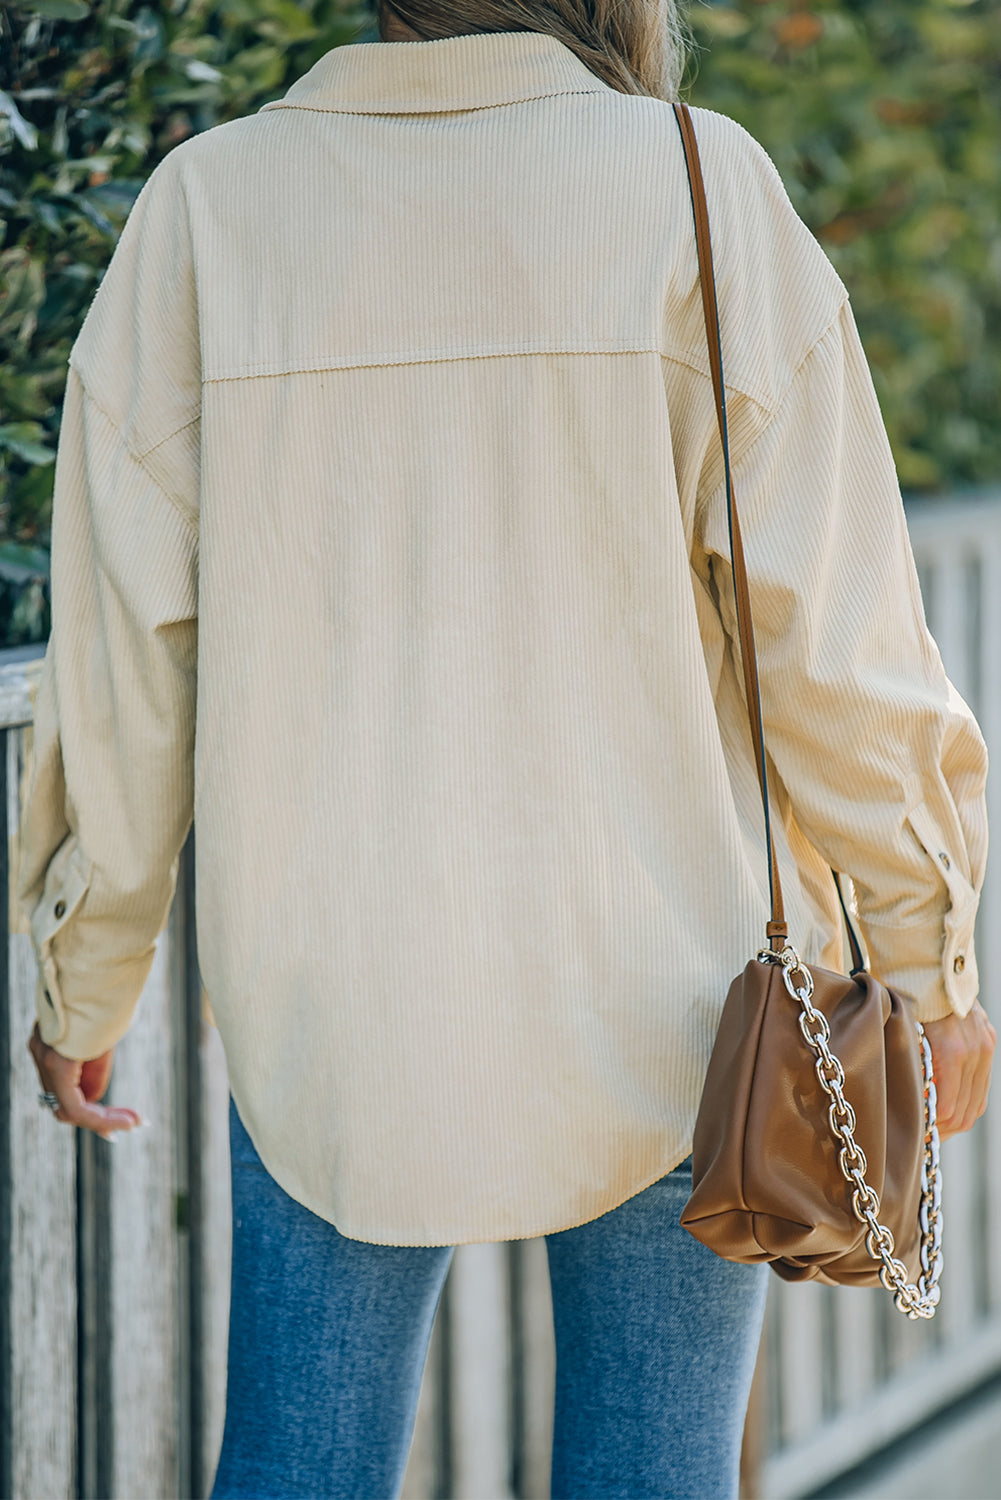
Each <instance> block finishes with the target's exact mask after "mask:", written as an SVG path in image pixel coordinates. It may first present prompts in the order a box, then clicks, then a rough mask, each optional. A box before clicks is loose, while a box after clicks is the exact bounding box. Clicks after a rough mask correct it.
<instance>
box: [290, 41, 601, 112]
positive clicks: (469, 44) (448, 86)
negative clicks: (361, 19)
mask: <svg viewBox="0 0 1001 1500" xmlns="http://www.w3.org/2000/svg"><path fill="white" fill-rule="evenodd" d="M609 91H610V86H609V85H608V84H606V83H603V82H602V80H601V79H600V78H598V77H597V76H596V75H595V74H594V73H592V72H591V71H590V69H589V68H587V67H585V65H584V64H583V63H582V62H581V61H580V59H579V58H578V57H577V56H576V54H575V53H573V52H571V50H570V48H569V47H566V46H564V44H563V43H562V42H560V41H557V39H556V38H555V37H554V36H550V35H549V34H548V33H543V32H539V31H492V32H475V33H472V34H469V35H463V36H452V37H444V38H442V39H441V40H439V41H432V42H355V43H353V44H351V45H349V46H345V47H335V48H334V49H333V51H331V52H327V53H325V54H324V56H323V57H321V58H320V60H319V62H317V63H315V64H314V65H313V67H312V68H310V70H309V72H308V73H306V74H304V75H303V77H302V78H300V79H299V80H298V81H297V82H296V83H294V84H293V85H292V87H291V88H290V89H289V91H288V93H287V94H286V95H285V96H284V98H282V99H275V100H273V101H272V103H270V104H265V105H264V106H263V107H264V109H317V110H329V111H331V112H333V113H336V114H380V115H381V114H446V113H449V112H452V111H456V110H466V109H490V108H491V107H493V106H494V105H498V104H516V103H518V102H519V101H520V100H523V99H541V98H545V97H547V96H548V95H552V94H600V93H608V92H609Z"/></svg>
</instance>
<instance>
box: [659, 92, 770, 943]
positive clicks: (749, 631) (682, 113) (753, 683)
mask: <svg viewBox="0 0 1001 1500" xmlns="http://www.w3.org/2000/svg"><path fill="white" fill-rule="evenodd" d="M674 114H675V118H676V119H677V122H678V128H679V130H680V131H681V141H682V145H683V146H684V148H685V162H686V165H687V167H688V185H689V187H690V189H691V194H692V214H693V216H694V219H695V243H696V247H697V249H698V255H699V280H700V281H701V283H702V311H703V314H704V315H705V323H706V344H707V346H708V351H709V371H710V374H711V376H712V383H713V396H714V397H715V400H716V420H717V423H718V424H719V436H720V442H721V443H722V445H723V472H724V475H725V478H726V512H727V523H728V526H729V531H730V566H731V571H732V574H733V593H734V599H735V601H736V606H737V633H738V636H739V638H740V658H741V663H742V665H743V669H744V697H745V699H746V700H747V716H748V719H749V720H750V725H751V739H752V741H753V743H754V758H755V762H756V764H757V768H758V784H759V786H760V788H761V805H762V808H763V809H764V814H765V840H766V842H767V845H768V884H769V892H770V896H771V906H772V914H771V921H770V922H769V923H768V929H767V931H768V938H769V941H770V942H771V944H772V947H773V948H781V946H782V941H783V939H784V938H785V936H786V933H787V928H786V923H785V913H784V911H783V906H782V883H781V881H780V879H779V865H778V860H777V859H776V857H775V843H774V840H773V839H772V820H771V812H770V809H769V805H768V769H767V764H766V761H765V738H764V732H763V730H762V726H761V692H760V689H759V687H758V662H757V657H756V656H755V651H754V624H753V622H752V620H751V599H750V594H749V591H748V587H747V565H746V563H745V562H744V543H743V539H742V538H741V534H740V518H739V516H738V515H737V502H736V500H735V499H734V494H733V478H732V475H731V472H730V440H729V434H728V432H727V425H726V391H725V389H724V386H723V351H722V345H721V343H720V334H719V309H718V307H717V304H716V278H715V276H714V274H713V253H712V243H711V241H710V238H709V209H708V206H707V204H706V190H705V184H704V182H703V180H702V163H701V161H700V159H699V147H698V142H697V141H696V139H695V127H694V126H693V124H692V117H691V114H690V113H689V109H688V105H687V104H676V105H675V106H674Z"/></svg>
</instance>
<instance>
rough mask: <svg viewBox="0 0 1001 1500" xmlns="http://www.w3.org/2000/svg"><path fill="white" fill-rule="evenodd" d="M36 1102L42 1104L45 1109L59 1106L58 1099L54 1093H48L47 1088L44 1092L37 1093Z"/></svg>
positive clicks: (53, 1108)
mask: <svg viewBox="0 0 1001 1500" xmlns="http://www.w3.org/2000/svg"><path fill="white" fill-rule="evenodd" d="M38 1102H39V1104H44V1105H45V1108H46V1109H51V1110H53V1111H55V1110H57V1109H59V1108H60V1104H59V1099H58V1098H57V1096H56V1095H55V1094H52V1093H50V1092H49V1091H48V1089H46V1090H45V1092H44V1093H41V1094H39V1096H38Z"/></svg>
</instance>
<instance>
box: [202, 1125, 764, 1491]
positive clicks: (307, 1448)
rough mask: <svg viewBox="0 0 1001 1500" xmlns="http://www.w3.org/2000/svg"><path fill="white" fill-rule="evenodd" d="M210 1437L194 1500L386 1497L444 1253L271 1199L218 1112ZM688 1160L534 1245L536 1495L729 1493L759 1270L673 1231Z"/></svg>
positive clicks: (399, 1463) (759, 1312)
mask: <svg viewBox="0 0 1001 1500" xmlns="http://www.w3.org/2000/svg"><path fill="white" fill-rule="evenodd" d="M230 1128H231V1150H232V1163H233V1292H232V1311H231V1317H230V1344H229V1387H228V1393H227V1407H226V1430H225V1436H224V1439H223V1448H222V1455H221V1457H220V1460H219V1469H218V1473H217V1475H216V1481H215V1487H214V1489H213V1491H212V1500H251V1497H253V1500H284V1497H309V1500H321V1497H322V1500H391V1497H394V1496H396V1495H397V1494H398V1492H399V1488H400V1484H401V1482H402V1478H403V1472H404V1468H405V1466H406V1459H407V1451H408V1448H409V1444H410V1437H411V1433H412V1430H413V1423H414V1414H415V1411H416V1407H417V1397H418V1392H419V1389H420V1380H421V1373H422V1370H423V1366H424V1359H425V1355H426V1352H427V1345H428V1339H429V1337H430V1333H431V1325H432V1322H433V1320H434V1313H435V1309H436V1307H437V1304H438V1298H439V1296H440V1293H441V1289H442V1285H443V1283H444V1280H445V1273H446V1271H447V1270H448V1266H449V1262H450V1260H451V1257H452V1249H451V1247H449V1246H444V1247H440V1248H430V1249H423V1248H413V1247H409V1246H393V1245H372V1244H367V1243H364V1242H362V1241H359V1240H351V1239H346V1238H345V1237H344V1236H343V1235H341V1234H339V1233H338V1231H337V1230H336V1229H335V1228H334V1227H333V1225H332V1224H329V1223H327V1221H326V1220H324V1219H321V1218H318V1217H317V1216H316V1215H315V1214H313V1213H311V1212H310V1211H309V1210H308V1209H306V1208H303V1207H302V1206H301V1205H300V1204H298V1203H296V1202H295V1201H294V1200H293V1199H292V1198H290V1197H288V1195H287V1194H286V1193H284V1192H283V1191H282V1189H281V1188H280V1187H278V1185H277V1183H275V1182H274V1180H273V1179H272V1178H271V1177H270V1176H269V1175H268V1173H267V1172H266V1171H265V1169H264V1167H263V1166H262V1165H261V1162H260V1159H259V1157H258V1156H257V1153H256V1151H255V1150H254V1147H253V1145H252V1144H251V1141H250V1138H249V1136H248V1135H247V1132H246V1130H245V1129H244V1127H243V1125H242V1124H241V1122H240V1119H239V1116H238V1114H237V1112H236V1109H235V1107H233V1106H231V1109H230ZM690 1184H691V1160H690V1159H689V1160H688V1161H686V1162H683V1163H682V1165H681V1166H680V1167H678V1168H677V1169H676V1170H675V1171H674V1172H671V1173H670V1174H669V1175H668V1176H666V1177H663V1178H661V1179H660V1181H659V1182H655V1183H654V1184H653V1186H652V1187H649V1188H647V1189H646V1190H645V1191H644V1192H642V1193H639V1194H638V1195H637V1196H636V1197H634V1198H631V1199H629V1200H628V1201H627V1202H626V1203H623V1204H622V1205H621V1206H620V1207H619V1208H615V1209H613V1210H612V1211H611V1212H610V1213H607V1214H603V1215H602V1217H601V1218H599V1219H594V1220H592V1221H591V1222H590V1223H588V1224H584V1225H581V1226H580V1227H579V1228H576V1229H567V1230H564V1231H562V1232H561V1233H558V1234H550V1235H548V1236H547V1249H548V1254H549V1267H550V1277H551V1282H552V1291H553V1311H554V1320H555V1328H556V1344H557V1375H556V1411H555V1432H554V1443H553V1488H552V1494H553V1496H554V1500H613V1497H618V1500H643V1497H654V1496H656V1497H678V1500H682V1497H691V1500H730V1497H734V1496H736V1494H737V1469H738V1463H739V1457H740V1438H741V1430H742V1426H743V1418H744V1411H745V1407H746V1404H747V1396H748V1391H749V1388H750V1382H751V1375H752V1372H753V1368H754V1359H755V1352H756V1349H757V1344H758V1338H759V1334H760V1330H761V1320H762V1316H763V1313H764V1303H765V1293H766V1289H767V1269H766V1267H764V1266H737V1265H731V1264H730V1263H728V1262H726V1261H722V1260H719V1259H718V1258H717V1257H716V1256H715V1255H713V1254H712V1252H711V1251H709V1250H706V1249H705V1247H704V1246H702V1245H700V1244H698V1243H697V1242H696V1241H695V1240H693V1239H692V1238H691V1236H690V1235H689V1234H688V1233H687V1232H686V1231H685V1230H683V1229H682V1228H681V1227H680V1224H679V1223H678V1219H679V1215H680V1213H681V1208H682V1205H683V1203H684V1202H685V1199H686V1197H687V1196H688V1193H689V1191H690Z"/></svg>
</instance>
